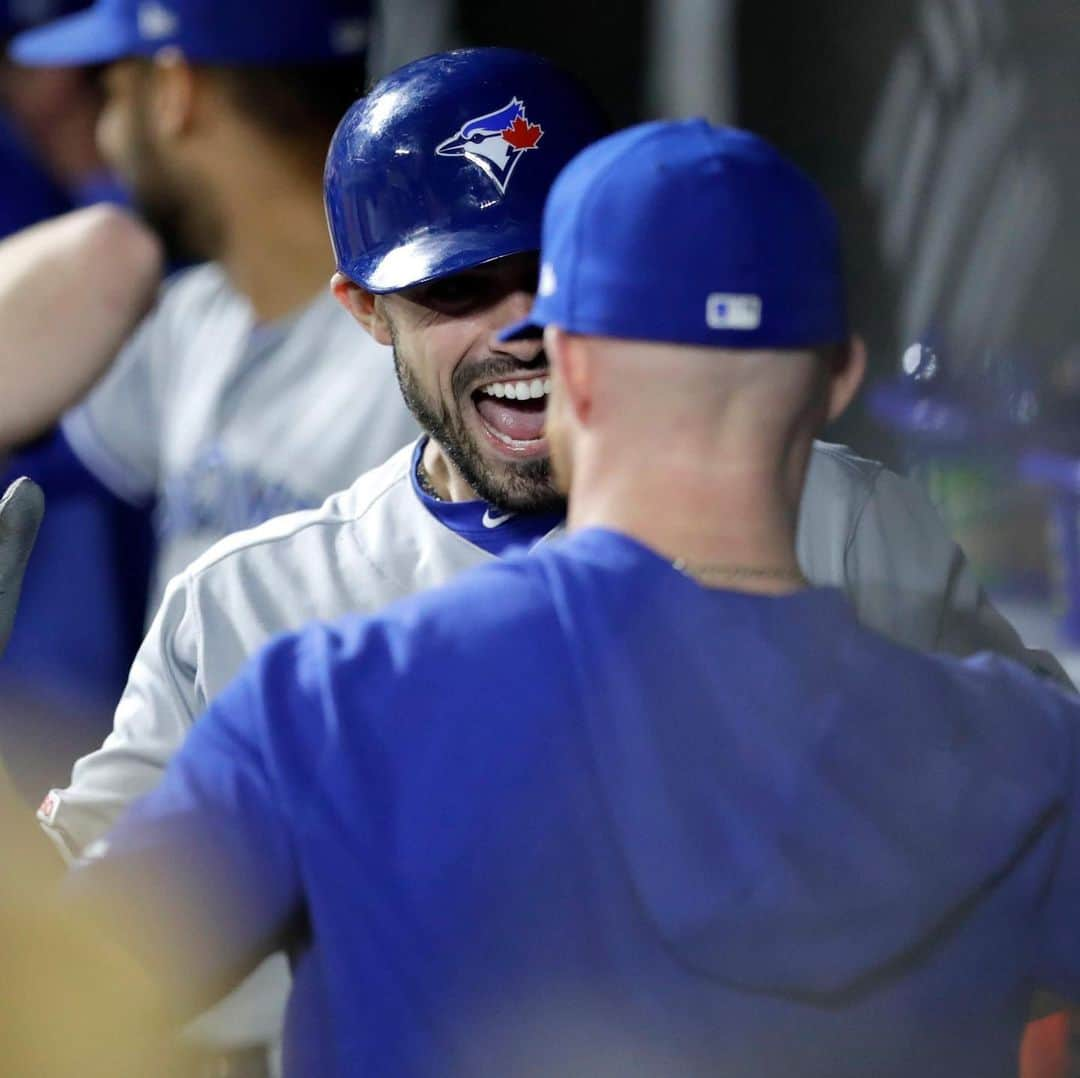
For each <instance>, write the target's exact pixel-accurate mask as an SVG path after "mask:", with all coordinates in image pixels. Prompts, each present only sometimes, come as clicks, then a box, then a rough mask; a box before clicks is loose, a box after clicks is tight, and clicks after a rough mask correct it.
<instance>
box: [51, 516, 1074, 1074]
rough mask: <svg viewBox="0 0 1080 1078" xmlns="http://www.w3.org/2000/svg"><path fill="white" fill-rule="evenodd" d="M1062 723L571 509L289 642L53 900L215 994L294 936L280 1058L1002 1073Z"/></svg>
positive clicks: (354, 1070) (1002, 669)
mask: <svg viewBox="0 0 1080 1078" xmlns="http://www.w3.org/2000/svg"><path fill="white" fill-rule="evenodd" d="M1078 719H1080V703H1078V702H1077V701H1076V700H1075V699H1073V698H1072V697H1067V696H1066V695H1064V694H1062V693H1060V692H1058V691H1057V690H1055V689H1053V688H1051V687H1049V686H1047V685H1045V684H1044V683H1042V682H1040V681H1038V680H1037V679H1036V678H1034V677H1033V676H1031V675H1030V674H1028V673H1027V672H1026V671H1024V670H1022V669H1020V668H1019V667H1018V666H1014V665H1012V664H1010V663H1009V662H1007V661H1003V660H999V659H996V658H992V657H983V658H977V659H974V660H970V661H967V662H959V661H955V660H952V659H948V658H944V657H932V656H925V655H920V654H916V653H914V652H910V651H907V650H905V649H903V648H900V647H898V646H896V645H894V644H891V643H889V642H887V641H886V640H884V639H883V638H881V637H878V636H876V635H875V634H872V633H870V632H868V631H866V630H864V629H862V628H860V627H859V626H858V624H857V623H856V622H855V620H854V617H853V615H852V614H851V612H850V610H849V609H848V607H847V605H846V601H845V600H844V598H843V597H842V595H841V594H840V593H838V592H833V591H827V590H806V591H802V592H799V593H796V594H793V595H790V596H786V597H780V598H773V597H763V596H752V595H747V594H740V593H735V592H726V591H719V590H708V589H705V588H702V587H700V586H698V585H697V584H696V583H695V582H694V581H693V580H691V579H689V578H688V577H686V576H684V575H682V574H681V573H679V572H677V571H676V570H675V569H673V568H672V566H671V565H670V564H669V563H668V562H667V561H665V560H664V559H663V558H661V557H659V556H657V555H656V554H655V553H653V552H652V551H650V550H649V549H647V548H645V547H643V546H641V545H640V544H638V543H637V542H635V541H633V540H631V539H629V538H627V537H624V536H621V535H619V534H616V533H613V532H608V531H602V530H590V531H586V532H581V533H578V534H576V535H574V536H572V537H570V538H569V539H568V540H566V541H565V542H562V543H557V544H552V545H550V546H545V547H542V548H540V549H538V550H537V551H536V552H535V553H534V554H532V555H530V556H528V557H519V558H510V559H507V560H505V561H502V562H499V563H495V564H492V565H489V566H485V567H484V568H482V569H479V570H476V571H473V572H471V573H468V574H466V575H464V576H462V577H460V578H459V579H458V580H456V581H455V582H454V583H452V584H451V585H449V586H448V587H446V588H444V589H440V590H438V591H435V592H430V593H427V594H423V595H419V596H415V597H412V598H410V599H407V600H405V601H403V602H400V603H398V604H395V605H394V606H392V607H390V608H389V609H387V610H386V611H385V612H384V613H382V614H380V615H379V616H376V617H371V618H359V617H356V618H348V619H345V620H343V621H341V622H340V623H338V624H336V625H330V626H324V625H312V626H310V627H308V628H306V629H304V630H303V631H301V632H299V633H295V634H289V635H286V636H282V637H280V638H278V639H277V640H276V641H274V642H272V643H271V644H270V645H269V646H268V647H267V648H266V649H265V650H264V651H262V652H261V653H260V655H259V656H258V657H257V658H256V659H255V660H254V661H252V662H251V663H250V664H249V665H248V667H247V668H246V669H245V671H244V672H243V673H242V674H241V676H240V677H239V678H238V679H237V680H236V681H235V682H234V683H233V685H232V686H231V687H230V688H229V689H228V690H227V691H226V692H225V693H224V694H223V695H222V696H221V697H220V698H219V699H218V700H217V701H216V702H215V703H214V704H213V705H212V706H211V708H210V710H209V712H208V713H207V715H206V716H205V717H204V718H203V719H202V720H201V721H200V722H198V723H197V724H196V725H195V728H194V730H193V731H192V734H191V736H190V738H189V740H188V742H187V744H186V745H185V747H184V749H183V750H182V751H181V753H180V754H179V755H178V757H177V758H176V759H175V760H174V762H173V764H172V765H171V767H170V768H169V771H168V773H167V776H166V778H165V780H164V782H163V784H162V785H161V786H160V788H159V789H158V790H157V791H155V792H154V793H153V794H151V795H150V796H149V797H148V798H146V799H145V800H143V801H141V802H140V803H138V804H137V805H136V806H134V807H133V808H132V810H131V811H130V812H129V813H128V814H127V815H126V817H125V818H124V819H123V820H122V821H121V822H120V824H119V825H118V826H117V828H116V829H115V830H114V831H113V833H112V834H111V836H110V838H109V839H108V841H107V844H106V845H107V852H106V855H105V856H104V858H103V859H101V860H100V861H96V862H93V863H91V864H89V865H88V866H86V867H84V868H83V869H81V870H80V872H79V873H77V874H76V876H75V877H74V879H73V881H72V891H73V894H74V896H75V897H76V898H82V899H84V900H85V899H87V898H92V899H94V900H95V901H97V902H100V900H101V899H102V898H104V899H105V908H112V909H121V910H122V911H123V912H122V914H121V915H120V920H119V922H118V923H117V924H115V925H113V926H112V927H111V929H110V930H111V931H115V932H117V933H119V934H121V935H122V936H123V938H124V939H125V940H126V941H127V942H128V944H129V945H130V946H131V947H133V948H134V949H135V950H136V951H138V952H140V954H141V956H142V957H143V958H144V959H145V960H147V961H150V962H151V963H155V962H160V961H163V960H164V957H165V956H167V958H168V960H169V961H171V962H175V963H179V966H180V969H181V971H182V974H183V978H184V979H185V980H186V981H188V982H189V983H190V984H191V985H192V986H194V987H196V988H201V989H202V990H204V991H205V990H207V989H208V987H209V986H211V985H218V984H220V983H222V982H224V981H228V980H230V979H233V978H235V977H236V975H237V974H238V973H239V972H242V971H243V970H244V969H245V968H246V967H247V966H249V965H250V964H251V963H252V962H254V961H255V960H256V959H257V958H259V957H261V956H262V955H264V954H265V953H266V952H267V951H268V950H270V949H272V948H274V947H276V946H278V945H282V944H284V945H285V946H286V947H287V948H288V949H289V950H290V952H291V954H292V957H293V961H294V973H295V981H294V990H293V995H292V999H291V1001H290V1006H289V1014H288V1019H287V1028H286V1065H287V1073H289V1074H295V1075H310V1074H319V1075H331V1074H342V1075H354V1074H355V1075H379V1076H380V1078H388V1076H397V1075H410V1076H414V1075H443V1076H445V1075H484V1076H487V1075H492V1076H494V1075H510V1074H524V1073H535V1074H598V1073H624V1072H625V1071H626V1070H628V1069H632V1070H633V1073H636V1074H637V1073H640V1074H657V1075H660V1074H663V1075H671V1074H679V1075H694V1074H711V1075H715V1074H733V1075H750V1074H752V1075H754V1076H755V1078H773V1076H784V1078H788V1076H790V1075H791V1074H799V1075H800V1076H821V1078H825V1076H828V1078H844V1076H852V1078H854V1076H860V1078H863V1076H865V1075H869V1074H872V1075H875V1078H880V1076H896V1078H900V1076H904V1078H910V1076H912V1075H919V1076H920V1078H931V1076H942V1078H945V1076H948V1078H955V1075H957V1074H972V1075H974V1074H977V1075H979V1076H980V1078H996V1076H1000V1078H1005V1076H1006V1075H1007V1076H1009V1078H1012V1076H1013V1075H1015V1073H1016V1066H1017V1045H1018V1040H1019V1036H1020V1032H1021V1029H1022V1026H1023V1023H1024V1020H1025V1017H1026V1014H1027V1006H1028V1003H1029V998H1030V994H1031V990H1032V987H1033V986H1034V985H1042V986H1045V987H1048V988H1050V989H1052V990H1056V991H1058V992H1061V993H1063V994H1066V995H1073V996H1075V995H1076V994H1077V993H1078V992H1080V918H1078V917H1077V916H1076V911H1077V910H1078V909H1080V833H1078V828H1077V808H1078V804H1077V790H1076V763H1077V755H1078V753H1077V749H1078V745H1077V740H1078V731H1080V725H1078ZM117 894H120V895H122V896H123V899H124V901H123V904H120V905H118V904H117V902H116V900H115V899H114V897H113V896H115V895H117ZM132 911H134V913H133V912H132ZM195 994H196V995H198V992H196V993H195ZM203 1001H204V1000H203ZM628 1061H631V1062H632V1065H631V1062H628Z"/></svg>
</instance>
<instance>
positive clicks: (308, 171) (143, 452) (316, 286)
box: [0, 0, 415, 785]
mask: <svg viewBox="0 0 1080 1078" xmlns="http://www.w3.org/2000/svg"><path fill="white" fill-rule="evenodd" d="M251 16H252V11H251V8H250V5H248V4H246V3H240V2H238V0H226V2H222V3H203V2H199V0H188V2H181V3H178V4H149V5H138V6H136V5H120V6H117V5H114V4H111V3H99V4H96V5H95V6H93V7H91V8H89V9H87V10H86V11H84V12H81V13H79V14H76V15H73V16H71V17H70V18H68V19H63V20H60V21H58V22H55V23H52V24H49V25H47V26H44V27H42V28H40V29H38V30H35V31H30V32H28V33H24V34H22V35H20V36H18V37H16V38H15V39H14V41H13V43H12V47H11V55H12V57H13V59H14V61H15V62H16V63H18V64H20V65H22V66H20V67H19V68H18V69H17V70H16V72H15V74H16V77H17V76H18V75H19V74H20V73H27V72H29V73H31V74H32V73H33V71H34V70H36V69H37V68H38V67H39V66H45V67H48V68H50V69H54V68H56V67H58V66H64V65H68V66H73V67H74V66H79V67H81V66H83V65H87V64H99V65H102V66H103V69H104V73H103V76H102V78H103V82H104V87H105V106H104V111H103V113H102V115H101V119H100V123H99V127H98V142H99V144H100V146H101V149H102V151H103V153H104V154H105V155H106V157H107V158H108V160H109V161H110V163H111V164H113V165H114V166H115V167H116V168H117V170H118V171H119V172H120V174H121V175H122V176H123V177H124V179H125V180H126V181H127V183H128V185H129V186H130V188H131V190H132V192H133V196H134V199H135V202H136V204H137V207H138V209H139V210H140V211H141V212H142V214H143V215H144V216H145V217H146V219H147V220H148V221H149V222H150V223H151V224H152V225H153V226H154V228H155V230H156V231H157V232H158V233H159V235H160V236H161V237H162V238H163V240H164V242H165V247H166V252H167V256H168V258H169V259H171V260H173V261H176V260H187V261H191V260H196V261H200V260H203V259H210V260H212V261H210V262H209V263H208V264H206V265H202V266H198V267H196V268H195V269H192V270H190V271H188V272H186V273H183V274H180V275H179V276H178V277H177V278H175V279H174V280H172V281H170V282H169V283H168V284H167V285H166V286H165V287H164V289H163V290H162V294H161V297H160V302H159V303H158V305H157V307H156V308H155V310H154V311H153V313H152V314H151V315H150V316H149V317H148V318H146V319H145V320H144V321H142V322H138V321H137V320H136V319H134V318H133V319H132V321H131V324H130V326H129V327H128V328H129V336H130V340H129V341H128V343H127V345H126V347H124V348H123V349H122V350H121V351H120V353H119V355H118V356H117V357H116V360H115V363H113V365H112V367H111V369H110V370H109V372H108V374H107V375H106V376H105V377H104V378H103V379H102V381H101V382H100V383H99V384H98V385H97V386H96V388H94V390H93V391H92V392H91V393H90V394H89V396H87V397H86V399H85V400H84V401H83V402H82V403H81V404H80V405H79V406H78V407H76V408H74V409H72V410H70V411H68V412H67V413H66V414H64V415H62V416H61V414H60V412H59V411H57V412H55V413H54V414H53V415H51V416H50V415H40V414H39V413H37V417H38V419H39V425H38V427H37V429H36V430H31V431H28V430H27V429H26V428H25V425H22V426H20V429H19V430H18V431H17V432H16V431H13V430H10V429H0V442H2V443H4V444H6V445H9V446H10V445H11V444H12V443H13V442H15V440H16V434H17V436H18V438H20V439H25V438H26V437H27V436H28V435H30V436H34V435H42V436H44V440H43V441H41V442H39V443H38V444H36V445H35V446H34V447H33V451H32V452H28V453H24V454H22V456H21V459H20V461H19V467H20V469H21V470H23V471H26V472H28V473H29V474H32V475H34V476H35V478H37V479H38V480H39V481H40V482H41V483H42V485H43V486H44V487H45V489H46V492H47V494H48V495H49V497H50V501H51V502H52V504H53V506H54V513H56V512H59V511H60V510H61V507H62V495H63V493H64V491H65V490H66V489H67V486H66V477H67V476H69V475H70V474H72V473H73V472H78V473H81V474H83V475H85V474H86V473H89V474H90V475H91V476H93V477H94V479H95V481H96V482H97V483H98V484H100V485H103V486H104V487H105V488H107V489H108V490H109V491H111V492H112V493H113V494H114V495H115V496H117V497H119V498H121V499H123V500H124V501H125V502H127V503H129V504H131V505H132V506H149V505H151V504H152V505H153V508H154V521H155V532H156V538H157V557H156V563H155V565H154V568H153V577H154V583H153V586H152V588H151V598H150V605H151V607H153V606H154V605H155V604H156V601H157V598H158V597H159V596H160V592H161V590H162V589H163V587H164V584H165V582H166V581H167V580H168V578H169V577H170V576H172V575H173V574H174V573H176V572H178V571H179V570H180V569H182V568H184V567H185V566H186V565H187V564H188V562H190V561H191V560H192V558H194V557H195V556H196V555H197V554H199V553H201V552H202V550H204V549H205V548H206V547H207V546H209V545H210V544H211V543H212V542H214V541H215V540H216V539H219V538H220V537H222V536H223V535H226V534H228V533H229V532H231V531H235V530H238V529H240V528H243V527H248V526H250V525H253V524H256V523H258V522H260V521H262V520H265V519H266V518H268V517H271V516H275V515H277V514H279V513H282V512H286V511H288V510H291V509H296V508H300V507H305V506H315V505H318V504H319V503H320V502H321V501H322V500H323V499H324V498H325V497H326V495H328V494H329V493H331V492H332V491H334V490H337V489H340V488H341V487H343V486H345V485H346V484H347V483H349V482H351V481H352V480H353V479H354V478H355V476H356V475H357V474H358V473H359V472H362V471H363V470H365V469H366V468H368V467H370V466H372V465H374V464H375V463H377V462H379V461H381V460H383V459H384V458H385V457H386V456H387V455H388V454H389V453H390V452H391V451H392V450H393V449H394V448H396V447H398V446H400V445H401V444H402V443H404V442H405V441H407V440H408V439H409V438H411V437H412V436H413V434H414V433H415V425H414V424H413V423H412V422H411V419H410V417H409V415H408V412H407V411H406V409H405V407H404V406H403V404H402V403H401V400H400V397H399V395H398V394H397V392H396V387H395V384H394V376H393V369H392V364H391V361H390V356H389V353H388V352H387V351H386V350H383V349H379V348H377V347H375V346H373V345H371V344H365V342H364V339H363V338H361V337H358V336H357V335H356V333H355V331H354V329H353V327H352V325H351V322H350V320H349V318H348V316H347V315H346V314H345V313H344V312H343V311H341V310H340V308H339V307H338V306H337V305H336V304H335V303H334V301H333V299H332V297H331V296H329V294H328V293H327V289H326V279H327V276H328V274H329V272H330V270H331V268H332V261H331V256H330V252H329V248H328V246H327V243H326V232H325V218H324V213H323V208H322V165H323V161H324V159H325V154H326V147H327V145H328V143H329V139H330V135H331V134H332V132H333V129H334V126H335V124H336V122H337V120H339V119H340V117H341V114H342V113H343V112H344V110H345V109H346V108H347V107H348V105H349V104H350V103H351V102H352V100H353V99H354V98H355V96H356V94H357V92H358V91H359V89H360V88H361V87H362V85H363V82H364V77H365V76H364V52H365V44H366V40H367V33H368V5H367V3H366V2H363V0H319V2H317V3H314V4H304V5H296V4H293V3H291V2H286V0H279V2H278V3H276V4H274V5H272V6H271V7H269V8H267V7H265V6H264V7H263V8H261V9H260V13H259V17H258V18H255V19H253V18H252V17H251ZM88 242H91V241H90V238H89V234H88ZM53 253H54V252H53V251H52V250H51V249H50V248H49V247H48V245H47V243H46V242H45V241H44V239H42V242H41V257H42V260H43V261H47V260H48V259H50V258H51V257H52V256H53ZM75 257H76V258H77V259H79V260H84V258H85V255H84V254H83V253H82V252H76V253H75ZM20 258H21V262H22V265H23V267H24V272H25V273H27V274H34V273H35V267H34V265H33V260H32V255H31V254H28V253H27V247H26V245H24V246H23V248H22V254H21V256H20ZM36 275H37V276H38V277H39V278H40V277H41V276H43V275H42V274H41V273H40V272H38V273H37V274H36ZM107 277H108V270H107V268H104V269H103V271H102V273H101V274H92V275H90V276H89V277H87V278H86V279H85V280H84V281H83V282H82V284H81V287H82V288H83V289H86V290H89V291H90V292H92V293H93V292H94V291H95V290H96V291H97V295H98V297H99V299H100V300H101V302H102V304H104V303H105V301H106V287H107V284H106V278H107ZM39 302H40V305H41V307H42V308H43V309H44V310H46V311H48V312H49V315H48V317H49V318H64V317H65V314H64V311H65V307H66V304H67V302H68V297H67V295H66V294H65V292H64V291H63V290H62V289H61V287H60V283H59V282H57V283H56V284H55V285H51V284H49V283H46V284H45V286H44V291H43V292H42V293H41V295H40V296H39ZM24 317H27V316H26V315H24ZM50 332H51V331H49V330H47V329H45V330H43V336H45V337H46V338H47V336H48V334H49V333H50ZM27 347H28V349H29V351H28V352H27V363H26V376H25V380H24V384H23V385H22V387H21V388H20V387H19V386H17V385H15V386H11V387H10V389H11V394H10V398H9V401H10V408H9V412H11V413H15V414H25V413H27V412H29V411H30V409H29V408H24V407H23V398H24V397H26V396H29V395H31V394H33V393H34V392H35V388H34V383H35V382H36V381H37V380H38V373H37V371H35V369H34V367H33V365H32V363H31V362H30V361H29V357H31V356H32V355H33V354H34V352H35V351H36V349H34V348H33V346H32V344H30V345H28V346H27ZM62 358H63V359H64V360H65V361H66V365H65V366H63V367H60V366H57V367H54V368H53V369H54V370H55V372H56V377H57V378H64V377H65V372H66V378H67V384H68V386H82V385H85V384H86V382H87V377H86V375H87V371H88V370H96V369H97V364H98V356H97V355H96V353H93V352H92V350H91V349H90V348H89V347H80V346H79V343H78V342H77V341H76V342H75V344H74V346H73V347H72V348H71V349H70V350H69V351H67V352H66V353H65V355H64V356H63V357H62ZM57 396H59V397H70V396H72V394H70V393H69V392H67V389H66V387H65V389H64V391H63V392H61V390H60V387H58V388H57ZM56 420H59V421H60V422H59V429H58V430H57V431H55V433H51V434H50V433H49V432H50V431H52V430H53V427H54V423H55V421H56ZM76 534H77V533H76ZM69 542H70V540H69ZM133 547H134V544H133ZM133 555H134V549H133V550H132V551H131V552H130V555H129V554H128V552H127V551H124V552H122V553H121V555H120V556H119V557H118V558H117V561H116V563H115V564H114V567H113V573H112V575H111V576H110V577H108V578H107V579H108V580H109V581H111V583H112V584H113V585H114V586H115V587H117V588H119V587H121V586H123V584H124V582H125V580H126V578H127V577H126V574H130V575H131V576H132V577H139V575H140V573H139V567H138V564H137V561H136V559H135V558H134V556H133ZM125 556H127V557H125ZM128 558H130V560H127V559H128ZM103 576H104V574H103ZM118 578H119V579H118ZM89 610H90V611H91V614H90V616H88V618H87V619H86V629H85V631H87V632H89V634H90V636H91V637H92V638H97V637H95V635H94V633H93V632H92V631H91V630H90V627H92V626H94V625H95V618H94V614H93V612H94V611H95V610H96V607H94V606H90V607H89ZM25 613H27V614H29V610H27V611H25ZM64 616H65V617H68V615H67V614H65V615H64ZM72 620H74V621H75V622H76V623H77V624H78V623H79V619H72ZM101 635H104V634H103V633H102V632H101V626H100V625H98V626H97V636H101ZM17 644H18V639H17V640H16V645H17ZM14 650H15V649H13V651H14ZM129 662H130V653H129V658H128V662H127V663H125V670H126V666H127V665H129ZM24 668H25V664H20V666H19V669H20V670H22V669H24ZM120 683H121V684H122V679H121V681H120ZM113 686H114V695H113V696H112V697H111V699H110V700H109V701H108V708H109V710H111V708H112V707H113V706H114V705H115V700H116V693H118V692H119V687H118V686H117V685H116V680H115V677H114V681H113ZM42 729H44V730H48V726H47V725H43V726H42ZM100 737H101V734H100V733H98V734H97V735H96V736H95V738H94V739H93V741H91V742H85V743H84V745H83V747H82V749H81V750H80V752H85V751H86V750H87V749H88V748H89V747H90V745H91V744H94V743H97V742H98V741H100ZM65 756H66V758H67V762H66V763H65V765H64V770H65V771H66V769H67V767H68V766H69V763H70V758H71V754H70V753H67V754H65ZM17 776H18V777H17V781H20V782H21V781H23V775H22V773H21V771H18V772H17ZM55 781H56V780H52V781H50V782H49V783H48V785H53V784H55Z"/></svg>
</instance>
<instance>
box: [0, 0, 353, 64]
mask: <svg viewBox="0 0 1080 1078" xmlns="http://www.w3.org/2000/svg"><path fill="white" fill-rule="evenodd" d="M9 2H11V0H9ZM27 2H29V0H27ZM370 9H371V4H370V0H258V2H257V3H256V2H255V0H96V3H94V4H93V5H92V6H91V7H90V8H88V9H87V10H85V11H81V12H79V13H78V14H75V15H69V16H68V17H66V18H61V19H59V20H58V21H56V22H53V23H50V24H48V25H46V26H42V27H40V28H39V29H36V30H29V31H27V32H26V33H22V34H20V35H19V36H18V37H16V38H15V39H14V40H13V41H12V43H11V48H10V54H11V56H12V58H13V59H14V60H16V61H17V62H18V63H21V64H26V65H31V66H37V65H41V66H56V67H66V66H77V65H82V64H100V63H111V62H112V61H114V60H121V59H125V58H127V57H133V56H153V55H154V54H155V53H156V52H157V51H158V50H159V49H162V48H165V47H166V46H173V47H176V48H178V49H180V50H181V51H182V52H183V53H184V55H185V56H186V57H187V58H188V59H189V60H193V61H195V62H199V63H207V64H222V65H233V66H242V65H260V66H267V67H270V66H285V65H288V64H305V63H317V62H320V61H328V60H334V59H346V58H348V57H352V56H360V55H362V54H363V53H364V52H365V51H366V49H367V43H368V30H369V22H370Z"/></svg>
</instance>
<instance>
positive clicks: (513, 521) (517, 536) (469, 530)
mask: <svg viewBox="0 0 1080 1078" xmlns="http://www.w3.org/2000/svg"><path fill="white" fill-rule="evenodd" d="M426 445H427V438H421V439H420V441H419V442H417V444H416V449H415V450H414V451H413V457H412V467H411V468H410V469H409V478H410V480H411V482H412V488H413V492H414V493H415V494H416V496H417V498H419V499H420V503H421V504H422V505H423V506H424V508H425V509H426V510H427V511H428V512H429V513H430V514H431V515H432V516H433V517H434V518H435V519H436V520H437V521H438V522H439V523H440V524H442V525H443V526H444V527H447V528H449V529H450V530H451V531H452V532H453V533H454V534H455V535H460V536H461V538H462V539H464V540H466V542H469V543H472V544H473V546H478V547H480V549H481V550H486V551H487V552H488V553H489V554H494V555H495V557H497V558H502V557H505V556H506V555H507V554H514V553H520V552H522V551H527V550H531V549H532V548H533V547H534V546H535V545H536V544H537V543H538V542H539V541H540V540H541V539H543V538H544V536H546V535H547V534H548V533H550V532H551V531H552V530H553V529H554V528H557V527H558V526H559V525H560V524H562V523H563V520H564V517H563V514H562V513H507V512H505V511H504V510H502V509H499V508H498V507H497V506H494V505H491V504H489V503H488V502H485V501H472V502H444V501H441V500H440V499H438V498H433V497H432V496H431V495H430V494H428V493H427V492H426V491H425V490H424V488H423V487H421V486H420V480H419V478H418V477H417V469H418V468H419V466H420V456H421V454H422V453H423V452H424V446H426Z"/></svg>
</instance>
